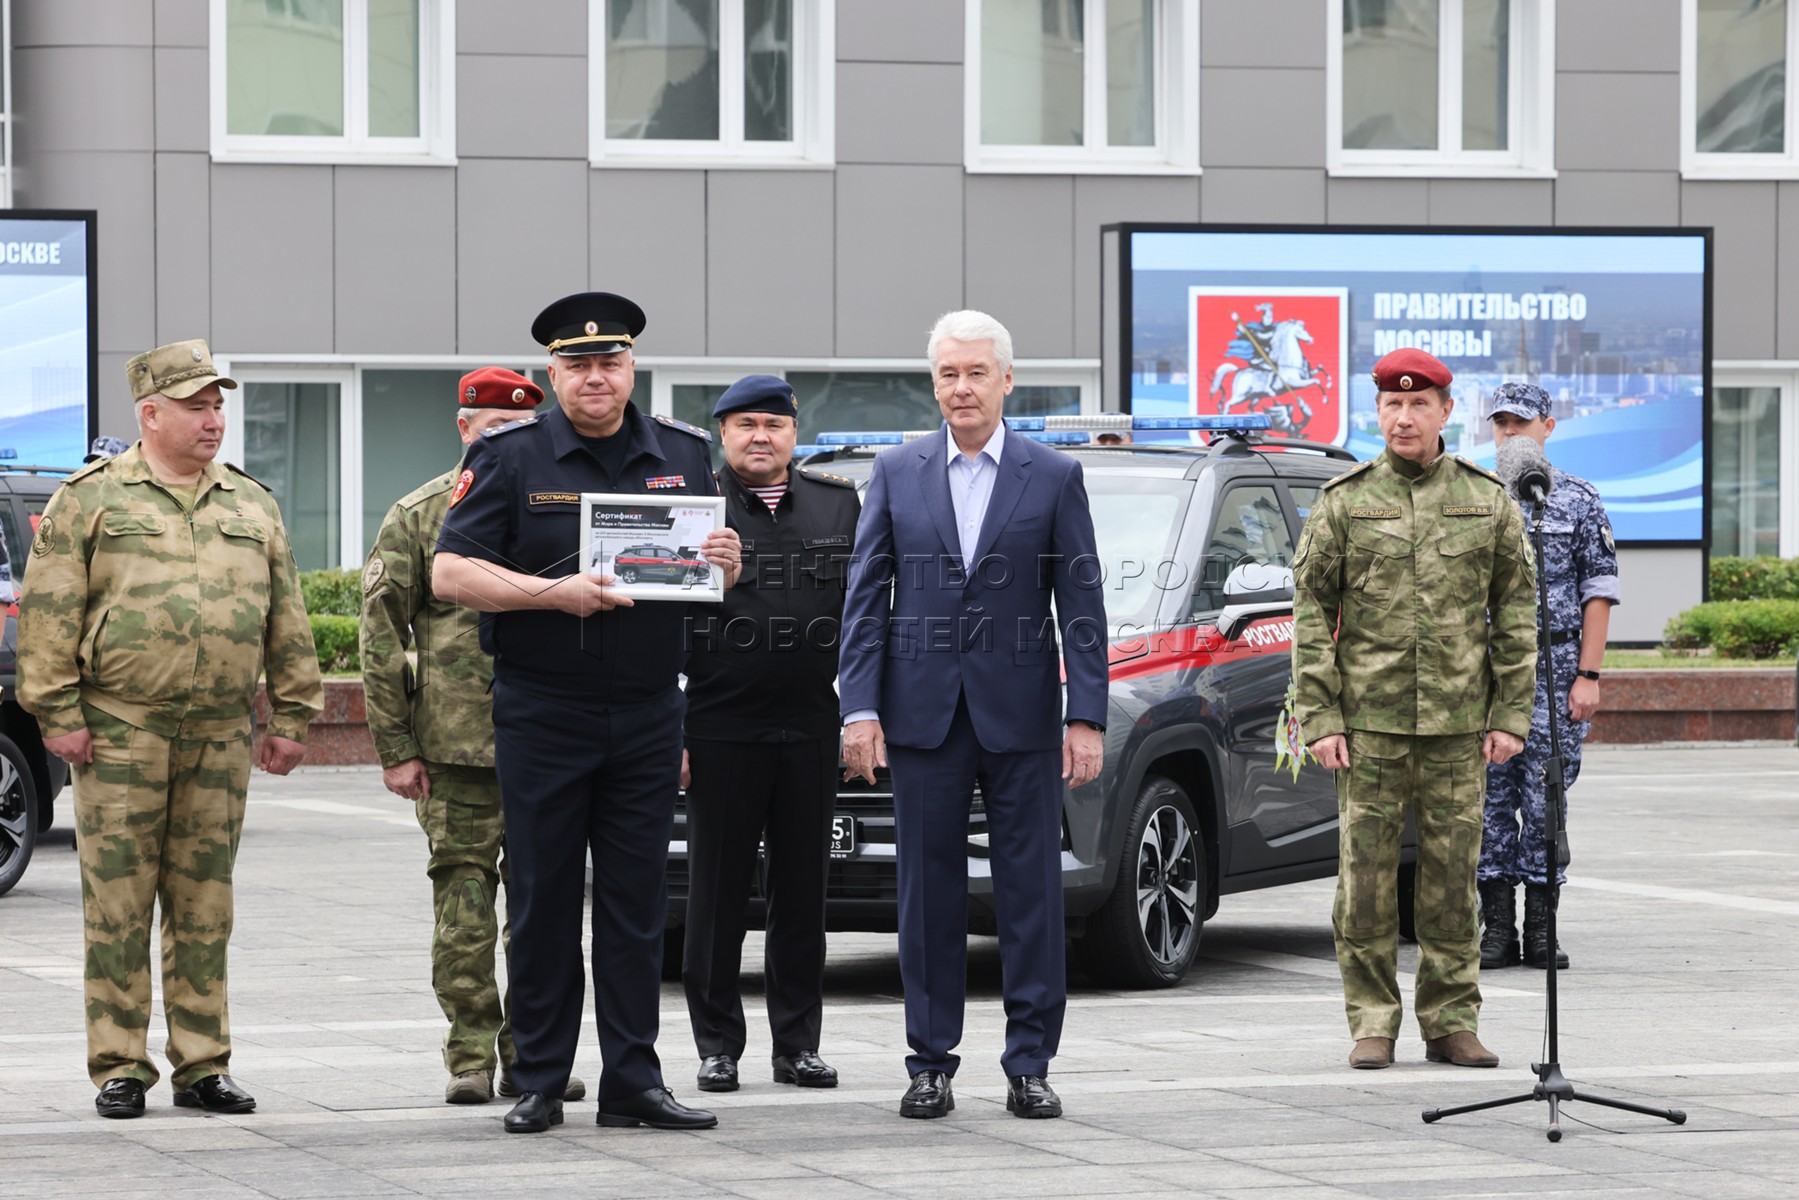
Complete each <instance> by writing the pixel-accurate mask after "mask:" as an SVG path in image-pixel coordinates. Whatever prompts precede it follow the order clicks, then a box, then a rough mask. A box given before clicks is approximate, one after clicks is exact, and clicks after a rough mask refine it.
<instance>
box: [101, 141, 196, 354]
mask: <svg viewBox="0 0 1799 1200" xmlns="http://www.w3.org/2000/svg"><path fill="white" fill-rule="evenodd" d="M102 232H103V233H104V231H102ZM211 330H212V162H211V160H210V159H209V158H208V157H207V156H206V155H205V154H158V155H157V156H156V336H155V341H156V344H157V345H159V346H160V345H166V344H167V343H169V342H180V341H185V340H187V339H188V338H195V337H210V336H211Z"/></svg>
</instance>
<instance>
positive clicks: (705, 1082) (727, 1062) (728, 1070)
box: [698, 1054, 737, 1092]
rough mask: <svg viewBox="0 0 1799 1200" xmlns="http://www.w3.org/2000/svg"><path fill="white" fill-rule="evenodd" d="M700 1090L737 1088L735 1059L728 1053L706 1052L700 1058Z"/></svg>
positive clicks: (725, 1090) (731, 1090) (728, 1090)
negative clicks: (705, 1054)
mask: <svg viewBox="0 0 1799 1200" xmlns="http://www.w3.org/2000/svg"><path fill="white" fill-rule="evenodd" d="M698 1083H699V1088H700V1091H702V1092H734V1091H736V1090H737V1060H736V1059H734V1058H732V1057H731V1056H730V1055H729V1054H708V1055H707V1056H706V1057H705V1058H702V1059H701V1060H700V1077H699V1080H698Z"/></svg>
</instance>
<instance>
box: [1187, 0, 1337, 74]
mask: <svg viewBox="0 0 1799 1200" xmlns="http://www.w3.org/2000/svg"><path fill="white" fill-rule="evenodd" d="M1199 8H1200V14H1199V53H1200V64H1201V66H1202V67H1315V68H1317V69H1318V70H1320V71H1322V70H1323V69H1324V34H1325V22H1326V21H1327V20H1328V17H1327V16H1326V14H1325V11H1324V9H1325V6H1324V5H1321V4H1319V3H1317V0H1205V3H1204V4H1201V5H1200V6H1199Z"/></svg>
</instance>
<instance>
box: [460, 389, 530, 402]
mask: <svg viewBox="0 0 1799 1200" xmlns="http://www.w3.org/2000/svg"><path fill="white" fill-rule="evenodd" d="M474 390H475V389H474V388H470V389H469V391H471V392H472V391H474ZM512 401H513V403H514V404H523V403H524V402H525V389H524V388H513V389H512Z"/></svg>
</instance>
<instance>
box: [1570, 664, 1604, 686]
mask: <svg viewBox="0 0 1799 1200" xmlns="http://www.w3.org/2000/svg"><path fill="white" fill-rule="evenodd" d="M1574 673H1575V674H1576V675H1578V676H1580V677H1581V678H1582V679H1591V680H1592V681H1593V682H1595V683H1597V682H1599V672H1598V671H1583V670H1581V669H1580V668H1578V667H1576V668H1575V669H1574Z"/></svg>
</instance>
